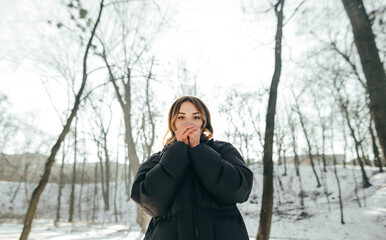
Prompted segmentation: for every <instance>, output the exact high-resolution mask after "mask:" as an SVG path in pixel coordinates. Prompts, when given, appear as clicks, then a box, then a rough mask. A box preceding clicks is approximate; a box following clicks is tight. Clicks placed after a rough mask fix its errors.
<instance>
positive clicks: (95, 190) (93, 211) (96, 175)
mask: <svg viewBox="0 0 386 240" xmlns="http://www.w3.org/2000/svg"><path fill="white" fill-rule="evenodd" d="M97 196H98V163H95V171H94V199H93V208H92V219H91V221H92V222H95V214H96V211H97V209H98V198H97Z"/></svg>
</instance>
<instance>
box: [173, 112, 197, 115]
mask: <svg viewBox="0 0 386 240" xmlns="http://www.w3.org/2000/svg"><path fill="white" fill-rule="evenodd" d="M178 114H184V115H185V113H184V112H179V113H178ZM195 114H200V113H199V112H195V113H193V114H192V115H195Z"/></svg>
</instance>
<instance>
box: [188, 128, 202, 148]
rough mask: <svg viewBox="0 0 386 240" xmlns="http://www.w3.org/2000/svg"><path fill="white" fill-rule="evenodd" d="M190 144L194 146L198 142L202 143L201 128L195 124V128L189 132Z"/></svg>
mask: <svg viewBox="0 0 386 240" xmlns="http://www.w3.org/2000/svg"><path fill="white" fill-rule="evenodd" d="M188 137H189V146H190V147H191V148H194V147H195V146H197V145H198V144H200V139H201V129H200V128H199V127H197V126H195V129H194V130H193V131H192V132H191V133H190V134H189V136H188Z"/></svg>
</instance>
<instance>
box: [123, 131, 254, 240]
mask: <svg viewBox="0 0 386 240" xmlns="http://www.w3.org/2000/svg"><path fill="white" fill-rule="evenodd" d="M252 179H253V173H252V171H251V170H249V169H248V167H247V166H246V165H245V163H244V161H243V159H242V157H241V155H240V153H239V152H238V151H237V149H236V148H234V147H233V146H232V144H230V143H227V142H223V141H213V139H211V140H201V142H200V144H199V145H197V146H195V147H194V148H190V147H189V146H188V145H186V144H185V143H183V142H175V143H173V144H172V145H169V146H168V147H167V148H166V149H165V150H163V151H161V152H157V153H155V154H153V155H152V156H150V157H149V158H148V159H147V160H146V161H145V162H144V163H143V164H142V165H141V166H140V167H139V169H138V173H137V176H136V178H135V180H134V183H133V187H132V191H131V198H132V199H133V200H134V201H135V202H136V203H137V205H138V206H139V207H140V208H141V209H142V210H144V211H145V212H146V213H147V214H149V215H150V216H151V217H152V219H151V221H150V223H149V226H148V228H147V231H146V234H145V238H144V239H145V240H177V239H178V240H249V237H248V233H247V229H246V227H245V224H244V221H243V218H242V216H241V214H240V212H239V210H238V208H237V206H236V203H243V202H245V201H246V200H247V199H248V197H249V194H250V192H251V189H252Z"/></svg>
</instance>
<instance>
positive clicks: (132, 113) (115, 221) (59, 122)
mask: <svg viewBox="0 0 386 240" xmlns="http://www.w3.org/2000/svg"><path fill="white" fill-rule="evenodd" d="M0 6H1V7H0V9H1V10H0V12H1V14H2V16H4V17H3V19H2V20H1V22H0V26H1V28H2V29H3V31H4V33H3V34H2V37H1V38H0V45H1V46H2V47H1V48H0V56H1V58H0V193H1V196H2V197H1V198H0V239H143V237H144V236H145V235H144V234H145V232H146V229H147V227H148V224H149V221H150V220H151V217H149V216H148V215H146V214H145V213H144V212H143V211H142V210H141V209H140V208H138V207H137V205H136V204H135V203H134V202H133V200H132V199H130V195H131V187H132V184H133V181H134V178H135V176H136V174H137V172H138V168H139V167H140V165H141V164H142V163H143V162H144V161H145V160H146V159H148V158H149V156H151V155H152V154H153V153H155V152H158V151H161V149H162V148H163V145H162V143H163V140H164V138H165V136H166V135H165V134H166V133H167V121H168V120H167V114H168V111H169V108H170V106H171V104H172V103H173V102H174V101H175V100H176V99H177V98H179V97H180V96H183V95H192V96H197V97H199V98H200V99H202V100H203V101H204V102H205V103H206V104H207V106H208V108H209V110H210V111H211V114H212V124H213V128H214V132H213V134H214V137H213V138H214V139H215V140H223V141H227V142H230V143H232V144H233V145H234V146H235V147H236V148H237V149H238V150H239V152H240V154H241V156H242V158H243V159H244V161H245V163H246V165H247V166H248V168H250V169H251V170H252V172H253V174H254V176H253V188H252V192H251V194H250V195H249V198H248V200H247V201H246V202H244V203H240V204H237V206H238V208H239V209H240V212H241V214H242V216H243V218H244V221H245V224H246V227H247V230H248V235H249V238H250V239H256V240H263V239H264V240H268V239H292V240H293V239H310V240H311V239H315V240H320V239H326V240H328V239H361V240H362V239H369V240H370V239H371V240H373V239H384V236H386V225H385V222H386V173H385V168H386V159H385V155H386V75H385V65H384V62H385V59H386V3H385V2H383V1H379V0H340V1H334V0H327V1H315V0H297V1H286V0H267V1H250V0H238V1H230V0H225V1H220V0H213V1H203V0H198V1H176V0H160V1H153V0H142V1H133V0H95V1H87V0H61V1H48V0H41V1H36V2H35V1H26V0H18V1H3V2H2V3H0Z"/></svg>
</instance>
